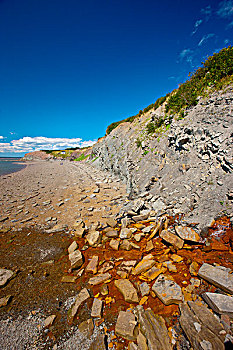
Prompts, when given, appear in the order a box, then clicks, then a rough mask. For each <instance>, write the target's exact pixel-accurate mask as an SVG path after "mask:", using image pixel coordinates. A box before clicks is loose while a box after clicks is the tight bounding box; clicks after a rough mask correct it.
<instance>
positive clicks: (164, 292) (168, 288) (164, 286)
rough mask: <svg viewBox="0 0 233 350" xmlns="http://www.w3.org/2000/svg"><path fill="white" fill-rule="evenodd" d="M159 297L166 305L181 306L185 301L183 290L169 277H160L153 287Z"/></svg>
mask: <svg viewBox="0 0 233 350" xmlns="http://www.w3.org/2000/svg"><path fill="white" fill-rule="evenodd" d="M152 290H153V291H154V292H155V294H156V295H157V297H158V298H159V299H160V300H161V301H162V302H163V303H164V304H165V305H170V304H179V303H181V302H182V301H183V294H182V291H181V288H180V286H179V285H178V284H176V283H175V282H174V281H173V280H171V279H170V278H168V277H167V276H164V275H160V276H159V277H158V278H157V279H156V281H155V283H154V284H153V286H152Z"/></svg>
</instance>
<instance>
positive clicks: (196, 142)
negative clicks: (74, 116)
mask: <svg viewBox="0 0 233 350" xmlns="http://www.w3.org/2000/svg"><path fill="white" fill-rule="evenodd" d="M160 116H164V108H163V107H162V106H161V107H159V108H158V109H157V110H156V111H153V112H149V113H147V114H145V115H142V116H141V117H140V118H137V119H135V121H134V122H133V123H123V124H121V125H119V126H118V127H117V128H116V129H114V130H113V131H112V132H111V133H110V134H109V135H107V136H106V137H105V138H104V139H102V140H101V141H99V142H98V143H97V144H96V145H94V146H93V149H92V159H93V160H94V159H95V160H94V161H93V164H94V165H96V166H98V167H100V168H101V169H105V170H108V171H111V172H113V173H115V174H117V175H118V176H119V177H120V178H122V179H123V180H124V181H125V182H126V184H127V190H128V193H129V195H130V197H137V196H138V195H141V196H143V193H144V192H145V191H147V192H148V193H144V195H145V199H146V202H145V207H146V208H152V209H154V210H157V209H158V208H159V209H165V208H166V209H170V211H171V213H173V214H174V213H175V214H176V213H184V214H185V215H186V216H185V217H186V220H187V221H190V222H200V223H201V225H202V226H203V227H204V226H206V225H208V224H209V222H210V221H212V218H214V217H216V216H217V215H218V214H222V213H224V212H226V213H228V214H229V215H232V212H233V211H232V199H233V193H232V192H233V191H232V184H233V175H232V172H233V94H232V86H228V87H227V88H225V89H224V91H219V92H214V93H212V94H211V95H210V96H209V97H208V98H200V99H199V102H198V104H197V105H196V106H195V107H192V108H190V109H189V110H188V112H187V114H186V116H185V117H184V118H183V119H180V120H173V122H172V123H171V125H167V127H166V126H163V127H161V128H160V129H158V132H156V133H154V134H148V132H147V131H146V130H147V128H146V125H147V124H148V123H150V122H151V121H152V120H154V119H155V118H159V117H160Z"/></svg>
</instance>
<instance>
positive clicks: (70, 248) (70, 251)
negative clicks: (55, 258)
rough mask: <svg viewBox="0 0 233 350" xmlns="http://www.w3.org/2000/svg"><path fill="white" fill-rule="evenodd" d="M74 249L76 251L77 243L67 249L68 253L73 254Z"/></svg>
mask: <svg viewBox="0 0 233 350" xmlns="http://www.w3.org/2000/svg"><path fill="white" fill-rule="evenodd" d="M76 249H78V245H77V242H75V241H74V242H72V243H71V245H70V246H69V248H68V253H69V254H70V253H73V252H74V251H75V250H76Z"/></svg>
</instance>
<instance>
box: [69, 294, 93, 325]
mask: <svg viewBox="0 0 233 350" xmlns="http://www.w3.org/2000/svg"><path fill="white" fill-rule="evenodd" d="M88 298H90V294H89V292H88V290H87V289H86V288H83V289H82V290H81V291H80V292H79V294H78V295H77V296H76V299H75V303H74V304H73V306H72V307H71V311H70V317H71V318H74V317H75V315H76V313H77V312H78V309H79V307H80V305H81V304H82V303H83V302H84V301H86V300H87V299H88Z"/></svg>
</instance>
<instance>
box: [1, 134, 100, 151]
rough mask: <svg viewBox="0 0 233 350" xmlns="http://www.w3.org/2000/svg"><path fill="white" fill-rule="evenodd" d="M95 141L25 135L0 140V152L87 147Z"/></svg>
mask: <svg viewBox="0 0 233 350" xmlns="http://www.w3.org/2000/svg"><path fill="white" fill-rule="evenodd" d="M95 142H96V141H82V139H81V138H72V139H69V138H59V137H57V138H49V137H43V136H37V137H30V136H25V137H23V138H21V139H18V140H12V141H11V142H9V143H2V142H0V153H3V152H12V153H28V152H33V151H39V150H42V149H49V150H55V149H65V148H75V147H80V148H82V147H87V146H92V145H93V144H94V143H95Z"/></svg>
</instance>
